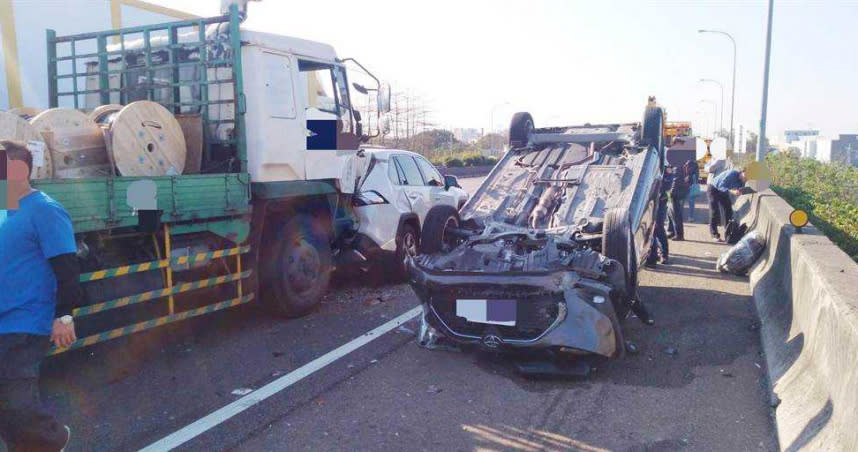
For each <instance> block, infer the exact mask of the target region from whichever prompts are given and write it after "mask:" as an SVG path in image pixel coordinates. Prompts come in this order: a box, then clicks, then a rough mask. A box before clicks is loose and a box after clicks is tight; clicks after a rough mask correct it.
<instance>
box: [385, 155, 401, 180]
mask: <svg viewBox="0 0 858 452" xmlns="http://www.w3.org/2000/svg"><path fill="white" fill-rule="evenodd" d="M387 177H388V179H390V181H391V182H393V183H394V184H396V185H402V176H401V175H400V171H399V168H398V165H397V164H396V162H395V161H394V160H393V159H389V160H388V161H387Z"/></svg>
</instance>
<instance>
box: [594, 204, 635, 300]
mask: <svg viewBox="0 0 858 452" xmlns="http://www.w3.org/2000/svg"><path fill="white" fill-rule="evenodd" d="M634 240H635V238H634V234H632V226H631V223H630V221H629V214H628V211H626V210H625V209H611V210H609V211H608V212H607V213H606V214H605V221H604V226H603V229H602V254H604V255H605V256H606V257H608V258H610V259H614V260H615V261H617V262H619V263H620V264H621V265H622V266H623V269H624V270H625V274H626V281H625V282H626V284H625V287H624V288H623V291H624V294H623V298H624V301H626V302H628V301H631V300H632V299H634V297H635V295H636V294H637V287H638V261H637V258H635V251H634V250H635V247H634Z"/></svg>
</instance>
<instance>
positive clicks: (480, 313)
mask: <svg viewBox="0 0 858 452" xmlns="http://www.w3.org/2000/svg"><path fill="white" fill-rule="evenodd" d="M515 312H516V301H515V300H492V299H462V300H456V315H457V316H459V317H464V318H465V319H466V320H467V321H469V322H475V323H486V324H490V325H504V326H515Z"/></svg>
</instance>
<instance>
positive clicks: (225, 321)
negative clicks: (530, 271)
mask: <svg viewBox="0 0 858 452" xmlns="http://www.w3.org/2000/svg"><path fill="white" fill-rule="evenodd" d="M461 183H462V185H463V186H464V187H465V188H466V189H470V190H473V189H474V188H475V187H476V186H477V185H478V183H479V179H477V180H468V179H463V180H462V181H461ZM699 206H700V207H702V200H701V204H699ZM705 214H706V212H705V211H703V210H702V209H698V213H697V219H696V220H697V223H694V224H690V225H688V226H687V227H688V230H687V232H686V236H687V238H688V239H689V240H687V241H685V242H672V243H671V244H670V245H671V250H672V260H673V262H672V264H671V265H669V266H659V267H658V268H656V269H654V270H648V271H645V272H643V273H642V275H641V283H642V290H643V296H644V297H645V300H646V301H647V302H648V303H649V305H650V307H651V309H652V311H653V312H654V314H655V316H656V322H657V323H656V325H655V326H653V327H647V326H644V325H642V324H641V323H640V322H638V321H637V320H636V319H629V321H628V322H627V323H626V337H627V338H628V339H631V340H632V341H633V342H634V343H635V344H636V345H637V346H638V348H639V352H638V353H637V354H629V355H627V356H626V357H625V358H623V359H619V360H614V361H607V360H591V361H590V362H591V364H592V366H593V367H594V371H593V372H592V373H591V374H590V375H589V376H588V377H583V378H582V377H566V378H551V379H533V378H525V377H523V376H521V375H520V374H518V373H517V372H516V371H515V370H514V369H515V368H514V366H513V363H512V362H510V361H509V359H508V358H506V357H503V356H495V355H491V354H483V353H464V352H456V351H427V350H424V349H421V348H419V347H417V345H416V344H415V340H414V331H415V330H416V321H414V320H410V321H408V322H406V323H404V324H403V325H402V326H398V327H397V326H395V324H391V323H390V322H391V321H392V320H395V319H397V318H401V316H402V315H403V314H404V313H407V312H409V311H410V310H412V309H413V308H414V307H415V306H417V299H416V297H415V296H414V294H413V293H412V291H411V288H410V287H409V286H407V285H387V286H381V287H371V286H367V285H364V284H362V283H361V282H360V281H359V280H360V279H361V278H355V277H340V278H339V280H338V281H337V286H336V287H335V288H334V289H333V290H332V291H331V293H330V294H329V295H327V296H326V297H325V299H324V302H323V304H322V306H321V309H320V310H319V311H318V312H316V313H314V314H311V315H309V316H306V317H304V318H301V319H295V320H284V319H280V318H275V317H272V316H271V315H269V314H267V313H266V312H265V311H264V310H262V309H260V308H257V307H254V306H246V307H239V308H235V309H233V310H229V311H225V312H220V313H216V314H212V315H209V316H203V317H201V318H198V319H194V320H190V321H188V322H185V323H184V324H180V325H175V326H171V327H167V328H162V329H156V330H152V331H150V332H146V333H141V334H138V335H134V336H130V337H127V338H123V339H118V340H115V341H112V342H107V343H103V344H99V345H97V346H95V347H91V348H89V349H83V350H80V351H75V352H71V353H67V354H65V355H61V356H58V357H55V358H51V359H49V360H47V361H46V362H45V365H44V366H43V375H44V381H43V385H42V386H43V392H44V394H45V400H46V402H47V403H48V404H49V405H50V406H51V407H52V409H53V410H55V411H56V413H57V414H58V415H59V416H60V418H61V419H62V420H63V421H65V422H67V423H68V424H69V425H71V426H72V428H73V430H74V436H73V439H72V443H71V445H70V447H69V450H71V451H90V450H92V451H101V450H105V451H107V450H138V449H141V448H145V447H147V446H153V448H152V450H158V449H164V448H166V447H167V446H166V445H167V444H179V443H180V444H181V445H180V446H179V447H178V450H206V451H209V450H215V451H217V450H239V451H269V450H270V451H279V450H287V449H288V450H324V451H336V450H349V451H351V450H433V451H434V450H457V451H458V450H463V451H464V450H513V449H517V450H526V451H535V450H587V451H589V450H640V451H644V450H683V449H685V450H724V451H736V450H776V449H777V442H776V439H775V437H774V433H773V432H774V429H773V422H772V411H771V408H770V407H769V405H768V401H767V397H766V389H765V385H766V378H765V362H764V359H763V357H762V356H761V349H760V344H759V342H760V340H759V333H758V329H757V320H756V315H755V312H754V306H753V303H752V301H751V299H750V297H749V293H748V292H749V289H748V284H747V281H746V279H744V278H739V277H728V276H723V275H720V274H718V273H717V272H716V271H714V269H713V267H714V262H715V260H716V259H717V256H718V254H719V253H721V252H723V251H725V250H726V246H725V245H721V244H715V243H710V242H709V241H708V240H707V234H706V228H705V226H704V225H703V224H702V220H703V218H704V215H705ZM406 317H408V316H406ZM391 325H393V326H391ZM380 326H385V328H384V329H383V330H389V331H386V332H383V331H382V332H379V331H378V330H376V331H375V332H374V333H373V334H372V335H371V336H362V335H364V334H365V333H367V332H370V331H372V330H375V329H376V328H378V327H380ZM361 337H362V338H363V339H361V340H359V341H358V342H354V340H355V339H356V338H361ZM345 344H349V345H348V346H347V348H341V347H342V346H344V345H345ZM332 351H333V353H332ZM242 394H244V395H242ZM159 441H162V442H159ZM170 441H178V443H175V442H174V443H170ZM0 449H2V447H0Z"/></svg>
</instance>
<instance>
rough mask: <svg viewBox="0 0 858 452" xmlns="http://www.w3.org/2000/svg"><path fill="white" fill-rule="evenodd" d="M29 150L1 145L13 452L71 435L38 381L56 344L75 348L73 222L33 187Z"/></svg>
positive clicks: (2, 428)
mask: <svg viewBox="0 0 858 452" xmlns="http://www.w3.org/2000/svg"><path fill="white" fill-rule="evenodd" d="M32 166H33V157H32V155H31V154H30V151H29V150H28V149H27V145H26V144H24V143H21V142H15V141H0V179H3V180H2V182H4V183H5V185H6V192H5V193H4V195H5V196H4V198H3V200H2V202H3V203H4V205H3V206H0V208H2V209H6V210H7V217H6V219H5V220H4V221H3V222H2V224H0V288H2V290H0V439H2V441H3V442H5V443H6V445H7V446H8V449H9V450H10V451H19V450H20V451H58V450H62V449H64V448H65V447H66V445H67V444H68V441H69V438H70V437H71V430H70V429H69V428H68V427H67V426H64V425H63V424H61V423H59V422H58V421H57V420H56V419H55V418H54V416H53V415H51V414H50V413H48V412H47V411H46V410H45V408H44V407H43V406H42V403H41V398H40V395H39V376H40V369H39V367H40V365H41V362H42V359H43V358H44V356H45V355H46V354H47V352H48V351H49V349H50V344H51V342H53V343H54V345H56V346H57V347H60V348H62V347H68V346H70V345H71V344H72V343H74V341H75V340H76V337H75V327H74V322H73V319H72V317H71V313H72V309H73V308H74V306H75V305H76V304H77V302H78V300H80V294H81V291H80V285H79V282H78V279H79V277H80V270H79V266H78V262H77V257H76V255H75V253H76V252H77V246H76V244H75V238H74V232H73V230H72V223H71V218H70V217H69V214H68V213H67V212H66V210H65V209H64V208H63V207H62V206H61V205H60V204H59V203H57V202H56V201H54V200H53V199H52V198H51V197H50V196H48V195H46V194H45V193H42V192H41V191H39V190H36V189H33V188H32V187H31V186H30V181H29V176H30V173H31V171H32Z"/></svg>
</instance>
